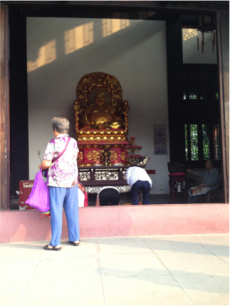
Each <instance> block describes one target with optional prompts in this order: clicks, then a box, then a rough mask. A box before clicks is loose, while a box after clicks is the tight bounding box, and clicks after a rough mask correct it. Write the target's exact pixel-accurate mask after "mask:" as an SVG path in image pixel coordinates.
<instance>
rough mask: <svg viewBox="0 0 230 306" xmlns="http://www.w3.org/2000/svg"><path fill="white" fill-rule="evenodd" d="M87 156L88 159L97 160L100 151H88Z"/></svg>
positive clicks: (99, 156)
mask: <svg viewBox="0 0 230 306" xmlns="http://www.w3.org/2000/svg"><path fill="white" fill-rule="evenodd" d="M87 158H88V160H96V161H99V160H100V158H101V151H95V150H93V151H90V152H88V154H87Z"/></svg>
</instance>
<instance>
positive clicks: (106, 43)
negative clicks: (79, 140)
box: [27, 18, 169, 194]
mask: <svg viewBox="0 0 230 306" xmlns="http://www.w3.org/2000/svg"><path fill="white" fill-rule="evenodd" d="M165 28H166V27H165V22H164V21H136V20H135V21H134V20H126V21H125V20H108V19H107V20H102V19H79V18H27V60H28V100H29V176H30V179H33V178H34V176H35V173H36V172H37V171H38V164H39V157H38V154H37V152H38V151H39V150H40V151H41V158H43V154H44V150H45V147H46V145H47V142H48V141H49V140H50V139H51V138H52V137H53V135H52V130H51V119H52V118H53V117H54V116H64V117H67V118H68V119H69V120H70V123H71V131H70V135H71V136H73V137H74V111H73V102H74V100H75V99H76V88H77V84H78V82H79V80H80V78H81V77H82V76H83V75H85V74H87V73H90V72H106V73H109V74H112V75H114V76H115V77H116V78H117V79H118V80H119V81H120V84H121V86H122V89H123V99H124V100H125V99H126V100H128V101H129V105H130V111H129V136H136V144H137V145H141V146H142V147H143V149H142V150H141V152H140V153H141V154H142V155H150V157H151V159H150V160H149V162H148V164H147V169H155V170H156V174H155V175H151V178H152V180H153V188H152V191H151V192H152V193H156V194H158V193H168V170H167V162H168V161H169V155H161V156H159V155H158V156H155V155H154V154H153V152H154V147H153V124H154V123H166V124H167V126H168V101H167V65H166V33H165V32H166V29H165ZM109 34H111V35H109ZM168 151H169V148H168Z"/></svg>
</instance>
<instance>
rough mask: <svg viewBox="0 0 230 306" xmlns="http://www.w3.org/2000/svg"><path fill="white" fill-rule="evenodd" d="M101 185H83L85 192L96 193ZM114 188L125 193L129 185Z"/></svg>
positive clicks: (128, 189)
mask: <svg viewBox="0 0 230 306" xmlns="http://www.w3.org/2000/svg"><path fill="white" fill-rule="evenodd" d="M101 188H102V187H85V190H86V192H87V193H98V192H99V191H100V190H101ZM116 188H117V189H118V190H119V191H120V193H125V192H129V191H130V189H131V188H130V186H129V185H124V186H116Z"/></svg>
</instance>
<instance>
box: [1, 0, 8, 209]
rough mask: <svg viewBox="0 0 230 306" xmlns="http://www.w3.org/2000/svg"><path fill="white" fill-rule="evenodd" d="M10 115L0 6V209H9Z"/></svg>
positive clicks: (4, 22) (3, 16)
mask: <svg viewBox="0 0 230 306" xmlns="http://www.w3.org/2000/svg"><path fill="white" fill-rule="evenodd" d="M9 115H10V113H9V26H8V6H7V5H5V4H1V101H0V180H1V185H0V209H1V210H8V209H9V207H10V116H9Z"/></svg>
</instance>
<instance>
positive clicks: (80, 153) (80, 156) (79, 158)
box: [77, 152, 84, 162]
mask: <svg viewBox="0 0 230 306" xmlns="http://www.w3.org/2000/svg"><path fill="white" fill-rule="evenodd" d="M83 157H84V156H83V152H79V153H78V157H77V160H78V161H79V162H80V161H81V160H83Z"/></svg>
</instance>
